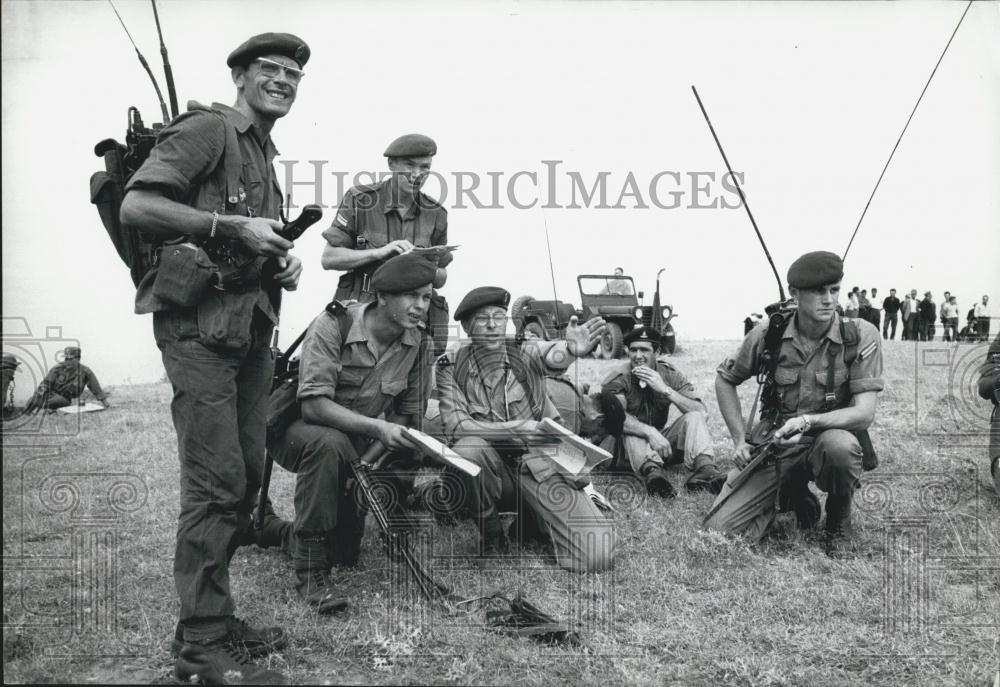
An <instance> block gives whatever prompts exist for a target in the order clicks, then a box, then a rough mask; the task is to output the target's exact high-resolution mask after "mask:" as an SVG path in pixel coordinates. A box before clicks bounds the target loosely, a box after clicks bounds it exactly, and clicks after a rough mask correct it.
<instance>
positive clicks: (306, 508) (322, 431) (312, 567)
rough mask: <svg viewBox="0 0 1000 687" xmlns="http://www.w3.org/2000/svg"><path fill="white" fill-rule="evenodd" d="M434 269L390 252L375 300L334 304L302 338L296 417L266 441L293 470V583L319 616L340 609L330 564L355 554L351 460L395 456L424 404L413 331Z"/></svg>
mask: <svg viewBox="0 0 1000 687" xmlns="http://www.w3.org/2000/svg"><path fill="white" fill-rule="evenodd" d="M436 270H437V261H436V260H435V259H433V258H428V257H427V256H422V255H418V254H415V253H409V254H406V255H400V256H396V257H394V258H391V259H390V260H388V261H386V262H385V263H384V264H383V265H382V266H381V267H379V268H378V269H377V270H376V271H375V273H374V274H373V275H372V287H373V288H374V289H375V292H376V294H377V299H376V300H375V301H373V302H368V303H356V304H353V305H351V306H349V307H346V308H345V307H343V306H342V305H341V304H340V303H339V302H337V301H334V302H333V303H332V304H331V305H329V306H328V307H327V309H326V311H325V312H323V313H321V314H320V315H319V316H318V317H317V318H316V319H315V320H313V322H312V324H311V325H310V326H309V330H308V331H307V333H306V335H305V339H304V340H303V342H302V354H301V358H300V363H299V383H298V394H297V398H298V402H299V407H300V411H301V418H299V419H296V420H294V421H293V422H292V423H291V424H290V425H289V426H288V427H287V429H285V430H284V432H283V433H282V434H281V435H280V436H279V437H277V438H276V439H272V440H269V445H268V450H269V452H270V454H271V455H272V456H273V457H274V461H275V462H276V463H277V464H278V465H281V466H282V467H284V468H285V469H286V470H289V471H291V472H294V473H296V475H297V476H296V480H295V522H294V526H293V532H294V537H295V544H294V552H293V564H294V567H295V577H296V589H297V590H298V593H299V595H300V596H301V597H302V598H303V599H304V600H306V601H307V602H308V603H309V605H311V606H313V607H314V608H315V609H316V610H317V611H318V612H319V613H320V614H324V615H325V614H329V613H334V612H336V611H340V610H343V609H345V608H346V607H347V601H346V600H345V599H344V598H342V597H340V596H339V595H338V594H337V593H336V592H335V591H334V589H333V586H332V583H331V580H330V568H331V566H332V565H334V564H338V565H353V564H354V563H355V562H357V558H358V556H359V554H360V550H361V538H362V536H363V535H364V523H365V512H364V511H363V510H362V509H360V508H359V504H358V503H357V499H356V498H355V496H354V494H353V492H352V491H351V490H349V489H348V487H349V481H350V480H351V478H352V476H353V471H352V468H351V464H352V463H353V462H354V461H356V460H357V458H358V456H359V455H362V454H366V453H369V452H368V449H369V448H370V447H371V444H372V442H373V441H377V442H381V444H382V445H383V446H384V447H385V448H386V449H388V450H390V451H393V452H395V453H396V454H407V453H409V452H410V449H412V448H414V444H413V442H412V440H410V439H409V438H408V437H407V436H406V433H405V429H406V428H407V427H408V426H412V425H415V424H417V423H418V422H419V420H420V418H421V417H423V413H424V411H425V409H426V405H427V393H428V391H429V389H428V377H429V372H430V367H429V365H430V360H429V356H428V354H427V351H428V347H429V343H428V342H427V340H426V337H425V336H424V334H423V333H422V332H421V328H422V327H423V322H424V319H425V318H426V316H427V308H428V307H429V306H430V301H431V282H432V281H433V280H434V274H435V272H436ZM383 414H384V419H383ZM396 457H397V459H398V458H400V456H399V455H397V456H396Z"/></svg>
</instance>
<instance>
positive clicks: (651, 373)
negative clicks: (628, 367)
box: [632, 365, 669, 394]
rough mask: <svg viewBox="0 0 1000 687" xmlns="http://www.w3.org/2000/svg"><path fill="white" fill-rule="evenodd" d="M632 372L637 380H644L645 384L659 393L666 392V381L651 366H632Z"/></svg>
mask: <svg viewBox="0 0 1000 687" xmlns="http://www.w3.org/2000/svg"><path fill="white" fill-rule="evenodd" d="M632 374H633V375H635V376H636V378H637V379H639V381H642V382H646V385H647V386H648V387H649V388H650V389H652V390H653V391H656V392H658V393H661V394H666V393H668V389H669V387H668V386H667V383H666V382H664V381H663V377H661V376H660V373H659V372H657V371H656V370H654V369H653V368H651V367H646V366H645V365H640V366H639V367H635V368H632Z"/></svg>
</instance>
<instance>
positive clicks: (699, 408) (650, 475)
mask: <svg viewBox="0 0 1000 687" xmlns="http://www.w3.org/2000/svg"><path fill="white" fill-rule="evenodd" d="M661 343H662V342H661V338H660V334H659V332H657V331H656V330H655V329H652V328H651V327H638V328H636V329H633V330H632V331H631V332H629V333H628V335H627V336H626V337H625V346H626V348H627V349H628V357H629V359H628V361H625V362H622V363H619V364H618V366H617V369H615V370H614V371H612V372H611V373H610V374H609V375H608V376H607V377H606V378H605V379H604V382H603V383H602V385H601V390H602V392H606V393H611V394H615V395H616V396H618V397H619V398H620V399H621V401H622V403H623V404H624V405H625V428H624V436H623V441H622V443H623V450H624V452H625V455H626V456H627V458H628V461H629V464H630V465H631V466H632V469H633V470H634V471H635V473H636V474H637V475H639V476H640V477H642V478H643V480H644V481H645V483H646V489H647V490H648V491H649V493H650V494H654V495H657V496H664V497H668V498H669V497H673V496H676V495H677V492H676V490H675V489H674V487H673V485H672V484H670V482H669V481H668V480H667V474H666V471H665V470H664V464H665V463H666V464H668V465H669V464H673V463H681V462H683V463H684V464H685V465H686V466H687V467H688V469H690V470H691V471H692V474H691V476H690V477H689V478H688V480H687V483H686V486H687V489H688V491H709V492H711V493H713V494H717V493H719V490H720V489H721V488H722V485H723V483H724V482H725V481H726V475H725V473H723V472H721V471H720V470H719V469H718V468H717V467H716V466H715V457H714V450H713V449H712V438H711V436H709V433H708V425H707V424H706V422H705V418H706V416H705V406H704V404H703V403H702V402H701V399H700V398H698V397H697V396H696V395H695V390H694V386H692V384H691V382H689V381H688V380H687V378H686V377H684V375H682V374H681V373H680V372H678V371H677V369H676V368H675V367H674V366H673V365H672V364H671V363H670V362H668V361H667V360H666V359H664V358H658V357H657V356H658V355H659V353H660V345H661ZM671 405H675V406H677V408H678V409H679V410H680V411H681V413H682V415H681V416H680V418H678V419H677V420H676V421H675V422H674V423H673V424H671V425H669V426H668V425H667V418H668V416H669V414H670V406H671Z"/></svg>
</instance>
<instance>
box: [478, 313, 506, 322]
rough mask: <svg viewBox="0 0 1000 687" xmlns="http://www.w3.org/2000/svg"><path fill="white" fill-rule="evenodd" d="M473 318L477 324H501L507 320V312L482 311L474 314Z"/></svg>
mask: <svg viewBox="0 0 1000 687" xmlns="http://www.w3.org/2000/svg"><path fill="white" fill-rule="evenodd" d="M473 319H474V320H475V321H476V322H477V323H479V324H490V323H491V322H492V323H493V324H496V325H501V324H505V323H506V322H507V313H504V312H495V313H493V314H492V315H490V314H487V313H482V314H479V315H476V316H475V317H474V318H473Z"/></svg>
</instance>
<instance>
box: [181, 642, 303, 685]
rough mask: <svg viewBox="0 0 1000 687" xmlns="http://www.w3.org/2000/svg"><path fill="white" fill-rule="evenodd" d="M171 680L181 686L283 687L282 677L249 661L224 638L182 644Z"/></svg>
mask: <svg viewBox="0 0 1000 687" xmlns="http://www.w3.org/2000/svg"><path fill="white" fill-rule="evenodd" d="M174 679H175V680H176V681H177V682H178V683H181V684H203V685H237V684H238V685H283V684H285V676H284V675H283V674H282V673H279V672H278V671H276V670H267V669H265V668H263V667H261V666H259V665H256V664H254V663H253V662H252V661H251V660H250V655H249V654H248V653H247V652H246V650H244V649H243V648H241V647H238V646H235V645H233V644H232V643H231V642H229V641H227V639H226V638H225V637H220V638H218V639H214V640H210V641H205V642H185V643H184V645H183V646H182V647H181V650H180V653H179V654H178V656H177V661H176V662H175V663H174Z"/></svg>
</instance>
